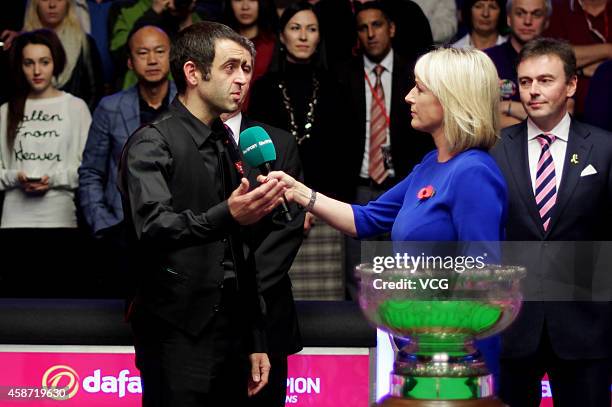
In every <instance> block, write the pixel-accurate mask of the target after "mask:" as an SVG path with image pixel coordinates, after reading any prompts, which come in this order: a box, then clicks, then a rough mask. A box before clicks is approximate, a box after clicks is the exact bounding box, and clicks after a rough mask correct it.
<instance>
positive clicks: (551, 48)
mask: <svg viewBox="0 0 612 407" xmlns="http://www.w3.org/2000/svg"><path fill="white" fill-rule="evenodd" d="M544 55H556V56H558V57H559V59H560V60H561V62H563V70H564V71H565V79H566V80H567V81H569V80H570V79H572V77H573V76H574V75H576V54H574V50H573V49H572V46H571V45H570V44H569V43H568V42H567V41H563V40H558V39H556V38H547V37H540V38H536V39H533V40H531V41H529V42H528V43H527V44H525V45H524V46H523V49H521V52H520V53H519V59H518V64H520V63H521V62H523V61H524V60H526V59H529V58H533V57H539V56H544ZM518 64H517V65H518Z"/></svg>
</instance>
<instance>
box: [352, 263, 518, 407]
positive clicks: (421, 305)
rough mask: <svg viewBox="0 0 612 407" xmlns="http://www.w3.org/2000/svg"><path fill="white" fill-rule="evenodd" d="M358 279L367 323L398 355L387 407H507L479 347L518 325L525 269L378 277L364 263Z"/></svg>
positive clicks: (399, 272) (397, 272) (395, 271)
mask: <svg viewBox="0 0 612 407" xmlns="http://www.w3.org/2000/svg"><path fill="white" fill-rule="evenodd" d="M357 273H358V276H359V278H360V292H359V303H360V306H361V308H362V310H363V312H364V314H365V316H366V318H367V319H368V320H369V321H370V322H371V323H372V324H374V325H375V326H376V327H378V328H380V329H382V330H383V331H386V332H388V333H389V334H391V335H392V337H393V339H392V342H393V343H394V345H395V347H396V350H397V352H396V360H395V363H394V368H393V372H392V373H391V389H390V390H391V391H390V394H389V396H388V397H387V398H386V399H385V400H384V401H383V403H382V406H413V405H414V406H417V405H419V406H421V405H431V406H434V405H435V406H437V405H442V404H435V403H434V404H432V403H429V404H427V403H425V402H424V401H425V400H429V401H432V400H445V401H446V402H445V404H443V405H445V406H446V405H455V404H456V405H466V406H467V405H470V406H472V405H474V406H476V405H478V406H485V405H488V406H500V405H502V404H501V403H500V402H499V401H498V400H497V399H495V398H494V390H493V387H494V386H493V376H492V375H491V374H490V373H489V371H488V370H487V368H486V365H485V363H484V359H483V358H482V356H481V355H480V353H479V352H478V351H477V349H476V348H475V347H474V340H475V339H482V338H486V337H489V336H492V335H494V334H496V333H499V332H501V331H502V330H503V329H505V328H507V327H508V326H509V325H510V324H511V323H512V321H513V320H514V319H515V318H516V316H517V314H518V312H519V309H520V306H521V299H522V298H521V291H520V279H521V278H522V277H524V275H525V273H526V270H525V268H523V267H517V266H499V265H486V266H485V267H483V268H480V269H478V268H474V269H470V270H465V271H463V272H461V273H458V272H455V271H453V270H436V269H420V270H407V269H399V268H391V269H385V270H384V271H383V272H380V271H376V270H375V268H374V267H373V266H372V264H361V265H359V266H358V267H357ZM409 400H413V402H411V403H409V402H408V401H409ZM414 400H421V401H422V402H420V403H417V402H414ZM452 400H454V401H455V402H454V403H451V404H448V403H449V402H450V401H452ZM477 401H480V402H479V403H477V404H474V403H475V402H477ZM462 403H463V404H462ZM465 403H469V404H465Z"/></svg>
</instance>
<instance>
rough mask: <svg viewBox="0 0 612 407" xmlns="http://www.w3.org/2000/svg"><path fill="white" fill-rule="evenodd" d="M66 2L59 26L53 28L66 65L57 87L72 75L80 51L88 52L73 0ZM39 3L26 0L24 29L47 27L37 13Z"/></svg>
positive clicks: (87, 45) (33, 0) (62, 84)
mask: <svg viewBox="0 0 612 407" xmlns="http://www.w3.org/2000/svg"><path fill="white" fill-rule="evenodd" d="M66 2H67V3H68V4H67V10H66V16H65V17H64V19H63V20H62V23H61V24H60V26H59V27H57V28H56V29H55V33H56V34H57V36H58V37H59V38H60V41H61V42H62V45H63V47H64V50H65V51H66V66H65V67H64V70H63V72H62V73H61V74H60V75H59V76H58V77H57V87H58V88H61V87H62V86H64V85H65V84H66V82H68V80H69V79H70V77H71V76H72V71H73V69H74V67H75V66H76V64H77V61H78V59H79V56H80V55H81V52H85V53H86V54H89V44H88V42H87V36H86V34H85V31H83V28H82V27H81V23H80V21H79V17H78V16H77V13H76V5H75V3H74V0H66ZM39 3H40V0H28V3H27V5H26V12H25V17H24V20H23V30H24V31H32V30H38V29H40V28H47V27H45V26H44V25H43V23H42V21H41V20H40V16H39V15H38V4H39Z"/></svg>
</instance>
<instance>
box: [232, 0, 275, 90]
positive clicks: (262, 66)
mask: <svg viewBox="0 0 612 407" xmlns="http://www.w3.org/2000/svg"><path fill="white" fill-rule="evenodd" d="M223 13H224V14H223V23H224V24H226V25H228V26H230V27H232V28H233V29H234V30H235V31H236V32H237V33H238V34H240V35H242V36H243V37H246V38H248V39H250V40H251V41H253V44H255V50H256V51H257V58H255V67H254V70H253V78H252V80H253V81H256V80H257V79H259V78H260V77H262V76H263V75H264V74H265V73H266V71H267V70H268V66H269V65H270V62H271V61H272V54H273V53H274V46H275V44H276V38H277V30H278V15H277V14H276V8H275V7H274V4H273V3H272V0H225V2H224V9H223Z"/></svg>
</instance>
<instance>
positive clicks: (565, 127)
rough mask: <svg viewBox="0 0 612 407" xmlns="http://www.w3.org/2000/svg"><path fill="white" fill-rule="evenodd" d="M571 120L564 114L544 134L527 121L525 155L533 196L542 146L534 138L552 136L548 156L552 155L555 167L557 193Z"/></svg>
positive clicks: (529, 120)
mask: <svg viewBox="0 0 612 407" xmlns="http://www.w3.org/2000/svg"><path fill="white" fill-rule="evenodd" d="M571 122H572V120H571V118H570V115H569V114H568V113H565V116H563V119H561V121H560V122H559V123H557V125H556V126H555V127H554V128H553V129H552V130H551V131H549V132H544V131H542V130H540V129H539V128H538V126H536V124H535V123H534V122H532V121H531V119H527V153H528V155H529V172H530V174H531V187H532V189H533V191H534V194H535V189H536V171H537V168H538V160H539V158H540V154H541V153H542V146H540V143H539V142H538V140H536V137H537V136H539V135H540V134H542V133H550V134H554V136H555V141H554V142H553V143H552V144H551V145H550V154H551V155H552V158H553V162H554V165H555V180H556V184H557V192H559V185H561V177H562V176H563V164H564V163H565V152H566V151H567V140H568V138H569V130H570V124H571Z"/></svg>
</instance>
